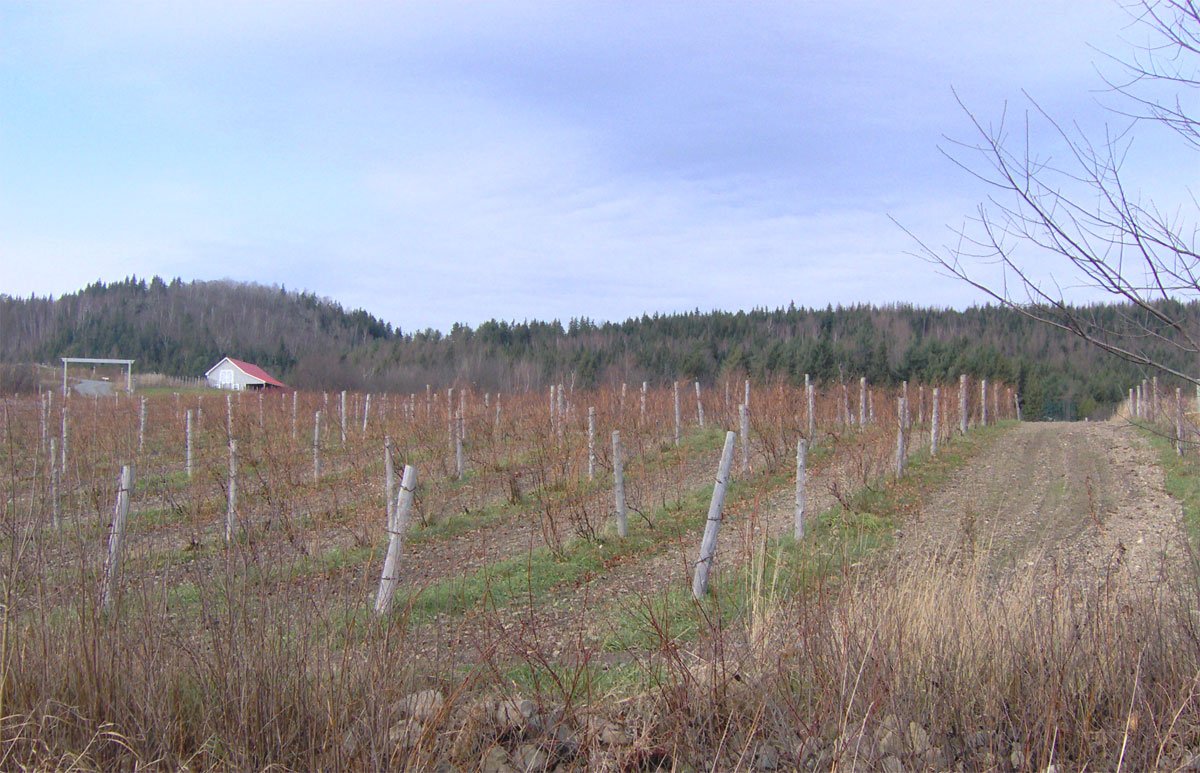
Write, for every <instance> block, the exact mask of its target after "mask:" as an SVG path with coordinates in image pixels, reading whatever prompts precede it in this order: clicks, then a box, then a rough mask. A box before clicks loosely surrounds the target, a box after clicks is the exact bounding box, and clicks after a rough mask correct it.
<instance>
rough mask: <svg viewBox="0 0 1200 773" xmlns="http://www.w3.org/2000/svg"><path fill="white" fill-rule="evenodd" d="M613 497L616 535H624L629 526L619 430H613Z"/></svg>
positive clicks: (623, 462)
mask: <svg viewBox="0 0 1200 773" xmlns="http://www.w3.org/2000/svg"><path fill="white" fill-rule="evenodd" d="M612 446H613V498H614V500H615V504H616V518H617V536H618V537H624V536H626V534H627V533H628V530H629V527H628V525H627V524H626V522H625V460H624V459H623V458H622V453H621V431H620V430H615V429H614V430H613V433H612Z"/></svg>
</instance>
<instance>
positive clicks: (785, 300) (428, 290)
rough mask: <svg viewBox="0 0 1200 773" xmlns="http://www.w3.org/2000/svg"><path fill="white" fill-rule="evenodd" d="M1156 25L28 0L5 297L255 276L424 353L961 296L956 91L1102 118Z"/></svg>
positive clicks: (12, 82) (0, 195)
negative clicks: (563, 326)
mask: <svg viewBox="0 0 1200 773" xmlns="http://www.w3.org/2000/svg"><path fill="white" fill-rule="evenodd" d="M1136 34H1137V33H1136V30H1131V28H1130V25H1129V19H1128V16H1127V15H1126V14H1125V13H1124V11H1122V10H1121V8H1120V7H1119V6H1118V5H1116V4H1115V3H1113V4H1109V3H1107V2H1105V1H1104V0H1012V1H1010V2H1004V3H995V2H982V0H979V1H975V0H971V1H966V2H965V1H964V0H938V1H935V0H911V1H906V2H895V0H886V1H874V0H872V1H868V0H846V1H845V2H837V3H823V2H811V1H810V0H791V2H707V1H706V0H695V1H689V2H649V1H648V0H643V1H641V2H620V1H618V0H611V1H609V0H606V1H605V2H571V1H570V0H566V1H560V2H553V3H529V2H474V3H459V2H452V1H450V2H448V1H447V0H437V1H436V2H426V1H424V0H412V1H410V2H386V3H383V2H379V3H376V2H344V1H339V2H311V1H304V0H287V1H286V2H283V1H278V2H272V1H271V0H263V1H262V2H243V1H242V0H238V1H237V2H229V1H227V0H204V2H173V3H161V2H104V1H103V0H89V1H88V2H70V1H69V0H64V1H63V2H54V3H41V2H28V3H24V2H17V3H4V4H2V5H0V293H4V294H8V295H13V296H28V295H30V294H36V295H39V296H42V295H61V294H64V293H67V292H72V291H75V290H78V289H80V288H82V287H83V286H84V285H86V284H88V283H90V282H93V281H96V280H103V281H115V280H119V279H122V278H124V277H126V276H129V275H137V276H139V277H146V278H148V277H150V276H154V275H159V276H162V277H164V278H167V279H171V278H174V277H180V278H182V279H183V280H185V281H189V280H204V279H224V278H229V279H234V280H239V281H251V282H258V283H262V284H267V285H281V286H284V287H287V288H288V289H295V290H307V291H311V292H314V293H316V294H317V295H320V296H325V297H329V298H332V299H334V300H336V301H338V302H339V303H341V304H342V305H343V306H345V307H347V308H364V309H366V310H367V311H369V312H371V313H373V314H375V315H377V316H379V317H381V318H383V319H385V320H387V321H389V322H391V323H392V324H394V325H397V326H399V327H400V328H401V329H403V330H414V329H423V328H426V327H433V328H437V329H441V330H446V329H448V328H449V327H450V326H451V325H452V324H453V323H456V322H462V323H466V324H470V325H477V324H478V323H480V322H482V321H485V320H488V319H493V318H494V319H504V320H524V319H542V320H548V319H560V320H564V321H565V320H568V319H570V318H577V317H588V318H591V319H593V320H600V321H603V320H623V319H625V318H628V317H631V316H638V315H641V314H643V313H650V314H653V313H670V312H678V311H689V310H692V309H700V310H704V311H707V310H710V309H722V310H738V309H751V308H761V307H767V308H775V307H779V306H786V305H787V304H789V303H795V304H796V305H798V306H817V307H824V306H825V305H827V304H834V305H837V304H853V303H877V304H881V303H893V302H906V303H914V304H918V305H932V306H939V307H946V306H952V307H963V306H966V305H969V304H971V303H975V302H979V301H981V300H982V296H981V295H979V293H978V292H977V291H973V290H972V289H971V288H969V287H967V286H966V285H964V284H962V283H961V282H957V281H955V280H951V279H949V278H945V277H942V276H939V275H938V273H937V272H936V271H935V270H934V268H933V267H931V266H930V265H928V264H927V263H924V262H922V261H920V260H918V259H917V258H915V257H913V255H912V254H911V253H912V252H913V251H914V249H915V244H914V242H913V240H912V238H911V237H910V236H909V235H907V234H906V233H905V231H904V229H908V230H909V231H911V232H912V233H913V234H916V235H918V236H919V237H920V238H921V239H922V240H924V241H926V242H928V243H930V244H933V245H938V244H942V243H943V242H946V241H947V240H948V239H950V238H951V233H950V230H949V229H950V227H953V226H956V225H958V224H959V223H961V221H962V220H963V218H964V217H967V216H970V215H971V214H972V213H973V212H974V210H975V208H976V206H977V204H978V202H980V201H981V200H982V199H983V198H984V197H986V196H987V195H988V190H987V189H986V186H984V185H983V184H982V183H980V182H979V181H978V180H975V179H973V178H972V177H971V176H970V175H967V174H964V172H963V171H962V170H961V169H960V168H958V167H957V166H956V165H955V164H954V163H952V162H951V161H949V160H947V159H946V158H945V156H944V155H943V153H942V152H941V150H940V149H947V148H949V147H953V146H952V144H951V141H952V140H955V139H965V140H969V139H971V138H972V134H971V127H970V124H969V122H968V120H967V118H966V116H965V114H964V112H963V108H962V107H961V106H960V105H959V103H958V101H957V100H956V96H955V95H956V94H957V99H959V100H961V101H962V103H963V104H964V105H966V106H967V107H968V108H969V109H970V110H971V111H973V112H974V113H975V114H976V115H978V116H980V118H981V119H982V120H984V121H985V122H990V121H994V120H998V119H999V118H1000V116H1001V115H1002V114H1003V113H1004V111H1005V110H1006V105H1007V110H1008V111H1009V113H1010V114H1014V113H1015V114H1020V113H1021V112H1023V111H1024V110H1025V109H1026V108H1027V106H1028V103H1027V102H1025V101H1024V100H1025V97H1024V96H1023V94H1026V93H1028V94H1029V95H1030V96H1032V97H1034V98H1035V99H1037V101H1038V103H1039V104H1040V105H1042V106H1043V107H1045V108H1046V109H1047V110H1049V111H1050V112H1052V113H1054V114H1056V115H1060V116H1066V117H1067V118H1068V119H1069V120H1070V121H1073V122H1078V123H1079V124H1080V125H1081V126H1083V127H1085V128H1089V129H1090V128H1094V127H1099V126H1102V125H1103V124H1104V123H1105V122H1106V121H1112V120H1113V116H1112V115H1111V114H1107V113H1105V104H1104V103H1105V95H1104V94H1103V93H1099V92H1098V91H1097V88H1098V87H1099V86H1100V85H1101V81H1100V79H1099V77H1098V75H1097V70H1098V69H1100V70H1103V69H1104V68H1105V67H1106V66H1107V65H1108V64H1109V62H1108V61H1107V59H1106V52H1113V53H1124V52H1125V51H1127V50H1129V41H1130V39H1131V37H1133V38H1136ZM1149 145H1150V146H1149V147H1147V148H1146V149H1145V150H1144V151H1143V156H1142V157H1139V163H1142V164H1144V165H1145V167H1146V168H1147V169H1149V170H1157V172H1158V173H1160V174H1159V175H1158V176H1157V178H1156V179H1160V180H1162V181H1165V182H1163V184H1164V185H1171V184H1174V183H1175V182H1178V181H1177V180H1176V179H1175V178H1183V177H1186V176H1189V175H1192V173H1194V172H1195V171H1196V170H1195V169H1194V168H1192V169H1189V170H1187V173H1186V174H1184V173H1183V172H1181V171H1180V170H1179V168H1178V165H1177V164H1172V163H1171V160H1170V158H1169V157H1167V156H1165V155H1164V156H1163V157H1162V158H1159V157H1157V156H1156V155H1155V153H1156V149H1155V147H1154V144H1153V143H1149ZM1192 176H1194V175H1192ZM1185 182H1186V181H1184V183H1180V184H1185ZM897 222H899V223H900V224H901V225H903V229H902V228H901V227H900V226H898V225H897V224H896V223H897Z"/></svg>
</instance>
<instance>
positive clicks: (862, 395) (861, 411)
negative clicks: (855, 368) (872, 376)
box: [858, 376, 867, 427]
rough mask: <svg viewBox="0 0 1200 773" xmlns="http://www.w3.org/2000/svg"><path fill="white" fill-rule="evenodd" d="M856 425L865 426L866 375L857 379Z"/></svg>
mask: <svg viewBox="0 0 1200 773" xmlns="http://www.w3.org/2000/svg"><path fill="white" fill-rule="evenodd" d="M858 426H859V427H865V426H867V377H866V376H860V377H859V379H858Z"/></svg>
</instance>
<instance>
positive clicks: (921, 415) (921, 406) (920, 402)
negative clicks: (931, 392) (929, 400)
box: [917, 384, 925, 426]
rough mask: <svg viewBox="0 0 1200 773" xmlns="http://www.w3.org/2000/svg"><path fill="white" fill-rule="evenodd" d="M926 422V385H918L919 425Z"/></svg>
mask: <svg viewBox="0 0 1200 773" xmlns="http://www.w3.org/2000/svg"><path fill="white" fill-rule="evenodd" d="M923 424H925V385H924V384H918V385H917V426H921V425H923Z"/></svg>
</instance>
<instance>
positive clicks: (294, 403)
mask: <svg viewBox="0 0 1200 773" xmlns="http://www.w3.org/2000/svg"><path fill="white" fill-rule="evenodd" d="M299 398H300V393H299V392H292V441H293V442H295V440H296V432H297V427H296V408H297V401H298V400H299Z"/></svg>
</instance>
